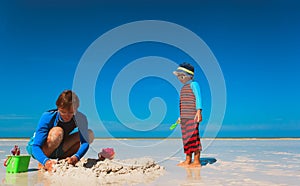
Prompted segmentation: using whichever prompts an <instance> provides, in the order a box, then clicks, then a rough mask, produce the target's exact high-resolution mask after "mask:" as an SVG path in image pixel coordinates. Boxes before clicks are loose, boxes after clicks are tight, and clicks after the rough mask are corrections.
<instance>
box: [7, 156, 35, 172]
mask: <svg viewBox="0 0 300 186" xmlns="http://www.w3.org/2000/svg"><path fill="white" fill-rule="evenodd" d="M29 162H30V156H29V155H20V156H7V162H6V172H7V173H19V172H27V171H28V165H29Z"/></svg>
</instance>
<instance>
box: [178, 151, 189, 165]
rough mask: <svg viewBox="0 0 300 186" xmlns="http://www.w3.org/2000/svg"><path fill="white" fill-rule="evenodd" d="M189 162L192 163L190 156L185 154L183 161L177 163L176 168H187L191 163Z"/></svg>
mask: <svg viewBox="0 0 300 186" xmlns="http://www.w3.org/2000/svg"><path fill="white" fill-rule="evenodd" d="M191 161H192V154H186V158H185V161H184V162H180V163H178V164H177V166H181V167H184V166H188V165H189V164H190V163H191Z"/></svg>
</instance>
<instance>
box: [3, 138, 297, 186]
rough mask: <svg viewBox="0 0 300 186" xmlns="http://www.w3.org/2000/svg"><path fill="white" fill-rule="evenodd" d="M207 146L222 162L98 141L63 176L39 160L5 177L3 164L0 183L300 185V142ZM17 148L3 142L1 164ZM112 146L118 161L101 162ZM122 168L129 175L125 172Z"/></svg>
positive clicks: (176, 143)
mask: <svg viewBox="0 0 300 186" xmlns="http://www.w3.org/2000/svg"><path fill="white" fill-rule="evenodd" d="M208 141H210V142H208ZM202 143H203V146H204V147H205V148H204V151H203V152H202V154H201V157H202V158H205V157H214V158H216V159H217V162H215V163H213V164H206V165H204V166H202V167H201V168H183V167H177V166H176V164H177V163H179V162H180V161H183V160H184V154H183V151H182V149H181V147H182V143H181V140H180V139H167V140H163V139H132V140H127V139H97V140H95V141H94V143H93V144H92V145H91V148H90V149H89V151H88V152H87V154H86V155H85V157H84V159H82V160H81V162H80V163H79V164H78V165H77V167H72V168H68V169H67V168H66V170H65V171H63V172H61V173H58V172H57V173H46V172H43V171H40V170H39V171H38V170H37V161H36V160H34V159H32V158H31V161H30V165H29V171H28V172H26V173H18V174H11V173H6V172H5V167H4V166H1V167H0V182H1V185H66V184H67V185H70V184H71V185H86V184H88V185H167V186H168V185H187V186H188V185H266V186H269V185H298V183H299V182H300V149H299V148H298V147H299V146H300V140H299V139H289V140H285V139H269V140H265V139H262V140H261V139H247V140H245V139H238V140H235V139H218V140H214V141H213V142H211V140H206V139H202ZM15 144H17V145H19V146H20V147H21V153H22V154H25V153H26V151H25V146H26V141H25V140H13V139H3V140H0V146H1V148H0V158H1V164H2V165H3V162H4V160H5V158H6V155H7V154H9V151H10V149H11V148H12V147H13V145H15ZM107 147H113V148H114V149H115V152H116V156H115V159H114V160H113V161H109V160H105V161H97V153H98V152H99V151H100V150H101V149H102V148H107ZM88 162H89V164H87V163H88ZM84 165H85V166H87V167H89V168H87V167H84ZM135 165H138V166H135ZM138 167H139V168H138ZM75 169H77V170H75ZM83 169H86V170H83ZM122 169H123V170H122ZM121 170H122V171H123V173H125V174H121V173H122V171H121ZM68 171H69V172H68ZM118 171H120V172H119V173H118ZM147 171H149V172H148V173H150V174H147ZM110 173H113V174H110Z"/></svg>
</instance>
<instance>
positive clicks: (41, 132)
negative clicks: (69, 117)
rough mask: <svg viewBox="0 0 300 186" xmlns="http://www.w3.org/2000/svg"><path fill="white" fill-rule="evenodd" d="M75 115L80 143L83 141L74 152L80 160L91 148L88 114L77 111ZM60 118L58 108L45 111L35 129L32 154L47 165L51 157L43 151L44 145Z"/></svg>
mask: <svg viewBox="0 0 300 186" xmlns="http://www.w3.org/2000/svg"><path fill="white" fill-rule="evenodd" d="M73 117H74V118H73V119H74V121H75V124H76V126H77V127H78V131H79V134H80V143H81V144H80V148H79V149H78V151H77V152H76V153H75V154H74V155H75V156H76V157H77V158H78V160H79V159H81V158H82V157H83V156H84V154H85V153H86V152H87V150H88V149H89V143H88V139H89V138H88V122H87V118H86V116H85V115H84V114H83V113H81V112H77V113H76V114H75V116H73ZM59 118H60V115H59V112H58V111H57V110H52V111H47V112H45V113H44V114H43V115H42V117H41V119H40V121H39V124H38V127H37V129H36V131H35V134H34V136H35V137H34V142H33V145H32V155H33V156H34V158H35V159H37V160H38V161H39V162H40V163H41V164H43V165H45V163H46V161H47V160H49V159H50V158H48V157H47V156H46V155H45V154H44V152H43V151H42V145H43V144H44V142H45V141H46V140H47V137H48V133H49V131H50V129H51V128H53V127H55V126H57V123H58V121H59Z"/></svg>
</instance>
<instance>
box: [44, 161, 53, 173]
mask: <svg viewBox="0 0 300 186" xmlns="http://www.w3.org/2000/svg"><path fill="white" fill-rule="evenodd" d="M55 164H56V161H55V160H48V161H46V163H45V166H44V169H45V170H46V171H48V172H52V170H53V165H55Z"/></svg>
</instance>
